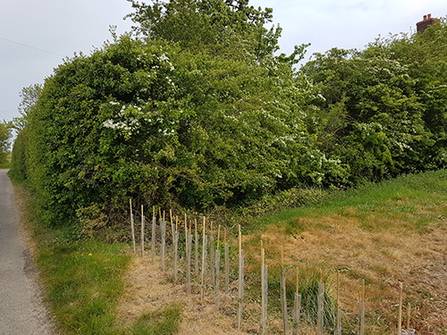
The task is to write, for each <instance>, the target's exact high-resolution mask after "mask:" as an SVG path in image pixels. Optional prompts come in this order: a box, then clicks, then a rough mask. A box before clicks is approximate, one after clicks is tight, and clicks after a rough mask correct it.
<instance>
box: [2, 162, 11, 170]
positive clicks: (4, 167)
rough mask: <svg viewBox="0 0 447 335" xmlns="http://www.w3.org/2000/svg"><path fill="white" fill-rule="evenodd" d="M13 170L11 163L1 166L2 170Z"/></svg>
mask: <svg viewBox="0 0 447 335" xmlns="http://www.w3.org/2000/svg"><path fill="white" fill-rule="evenodd" d="M9 168H11V163H5V164H0V170H4V169H9Z"/></svg>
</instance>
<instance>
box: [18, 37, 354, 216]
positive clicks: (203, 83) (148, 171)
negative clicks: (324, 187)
mask: <svg viewBox="0 0 447 335" xmlns="http://www.w3.org/2000/svg"><path fill="white" fill-rule="evenodd" d="M302 95H307V93H306V92H305V91H303V90H302V89H301V87H300V86H299V85H298V82H297V81H296V80H295V79H294V74H293V70H292V69H291V67H290V66H289V65H288V64H286V63H284V62H280V61H279V60H278V59H276V58H266V59H265V60H263V61H262V62H257V61H255V60H246V59H231V58H228V57H226V56H225V55H223V56H219V55H210V54H209V53H208V52H197V51H196V50H194V51H190V50H189V49H182V48H181V47H180V46H179V45H177V44H174V43H167V42H162V41H153V42H148V41H145V42H142V41H134V40H132V39H131V38H130V37H128V36H127V37H121V38H119V40H117V41H116V42H115V43H113V44H107V45H105V46H104V48H103V49H101V50H96V51H95V52H94V53H93V54H92V55H91V56H89V57H86V56H78V57H75V58H73V59H71V60H67V61H66V62H65V63H64V64H63V65H61V66H60V67H59V68H57V69H56V70H55V73H54V75H53V76H52V77H50V78H48V79H47V80H46V83H45V86H44V88H43V91H42V93H41V95H40V97H39V100H38V102H37V104H36V106H35V108H33V110H32V113H31V117H30V120H29V124H28V126H27V127H26V128H25V132H23V135H24V138H23V139H24V141H21V142H20V143H27V144H26V145H24V146H23V147H24V148H25V150H27V154H26V155H24V157H25V159H26V160H27V165H28V166H29V168H28V170H27V171H26V173H25V174H24V175H25V176H26V177H27V178H28V180H29V182H30V184H31V187H32V188H33V189H34V190H35V192H36V194H37V199H38V200H39V203H40V206H41V208H42V209H43V212H44V213H46V215H47V217H46V219H47V220H48V221H49V222H52V223H53V224H61V222H69V220H71V219H73V218H74V217H75V215H76V214H75V213H76V211H77V210H78V209H82V208H87V207H89V206H92V205H95V206H97V207H98V208H101V209H102V210H103V212H104V213H105V214H107V215H106V216H107V217H108V218H113V217H114V215H117V213H122V212H123V210H124V208H123V206H125V204H126V203H128V199H129V197H132V198H133V199H138V201H140V202H142V203H146V204H166V203H168V202H169V201H174V202H176V203H178V204H180V205H181V206H183V207H186V208H190V209H195V210H200V211H202V210H205V209H206V208H209V207H213V206H215V205H223V204H226V205H228V206H235V205H241V204H244V203H247V202H249V201H251V200H253V199H256V198H259V197H260V196H262V195H264V194H266V193H268V192H275V191H277V190H281V189H287V188H290V187H294V186H297V185H303V184H314V185H315V184H319V185H321V184H324V183H326V182H328V181H329V180H337V179H343V177H344V173H345V172H344V169H343V167H341V166H340V164H339V163H338V162H337V161H334V160H330V159H327V158H326V157H325V155H324V154H322V153H321V152H319V151H318V150H317V149H316V148H313V147H312V143H311V141H309V137H308V135H307V132H306V129H305V125H304V123H303V120H302V111H301V109H300V101H301V100H303V97H302ZM17 157H21V156H20V155H17Z"/></svg>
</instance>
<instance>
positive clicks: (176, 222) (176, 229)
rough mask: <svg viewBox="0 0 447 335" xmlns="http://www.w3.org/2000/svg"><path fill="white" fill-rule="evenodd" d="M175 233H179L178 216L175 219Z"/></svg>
mask: <svg viewBox="0 0 447 335" xmlns="http://www.w3.org/2000/svg"><path fill="white" fill-rule="evenodd" d="M175 231H176V232H177V231H178V216H176V217H175Z"/></svg>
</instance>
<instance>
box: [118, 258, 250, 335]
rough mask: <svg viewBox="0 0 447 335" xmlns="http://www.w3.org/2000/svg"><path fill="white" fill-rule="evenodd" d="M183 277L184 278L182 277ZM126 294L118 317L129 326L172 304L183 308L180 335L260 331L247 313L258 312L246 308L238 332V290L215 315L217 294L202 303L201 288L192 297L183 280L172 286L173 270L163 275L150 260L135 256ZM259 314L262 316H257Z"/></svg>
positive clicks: (222, 297)
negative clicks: (144, 315)
mask: <svg viewBox="0 0 447 335" xmlns="http://www.w3.org/2000/svg"><path fill="white" fill-rule="evenodd" d="M180 275H181V274H180ZM125 282H126V290H125V294H124V297H123V298H122V299H121V301H120V302H119V304H118V309H117V317H118V319H120V320H122V322H124V323H125V324H126V325H129V324H131V323H132V322H133V321H135V320H137V319H138V318H139V317H140V316H142V315H143V314H145V313H150V312H154V311H158V310H160V309H163V308H165V307H167V306H169V305H170V304H180V305H181V306H183V313H182V316H181V323H180V329H179V334H182V335H189V334H253V333H257V331H258V328H259V327H258V326H257V325H258V322H259V321H258V320H251V319H250V320H247V318H251V317H249V316H248V314H250V315H251V314H252V313H247V311H250V309H252V308H258V309H259V307H257V306H256V305H255V306H252V305H250V304H246V305H245V306H244V311H245V312H244V315H245V320H244V322H243V323H242V327H241V330H238V329H236V311H237V305H236V304H237V303H236V296H237V291H236V286H235V284H233V285H231V286H230V292H229V293H227V294H225V293H221V294H220V310H219V311H215V309H214V308H215V304H214V296H215V295H214V291H212V290H211V289H210V290H208V291H207V294H206V295H205V298H204V300H203V301H201V299H200V286H199V284H196V283H192V284H191V294H187V293H186V291H185V285H184V284H185V283H184V279H182V278H180V279H179V280H178V282H177V283H173V282H172V270H170V271H165V272H162V271H161V270H160V263H159V261H158V260H156V262H155V264H154V263H152V259H151V258H150V257H143V258H142V257H138V256H135V257H134V259H133V260H132V263H131V265H130V268H129V272H128V275H127V276H126V277H125ZM258 313H259V312H258Z"/></svg>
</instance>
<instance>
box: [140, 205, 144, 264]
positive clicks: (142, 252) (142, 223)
mask: <svg viewBox="0 0 447 335" xmlns="http://www.w3.org/2000/svg"><path fill="white" fill-rule="evenodd" d="M143 256H144V209H143V205H141V257H143Z"/></svg>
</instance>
